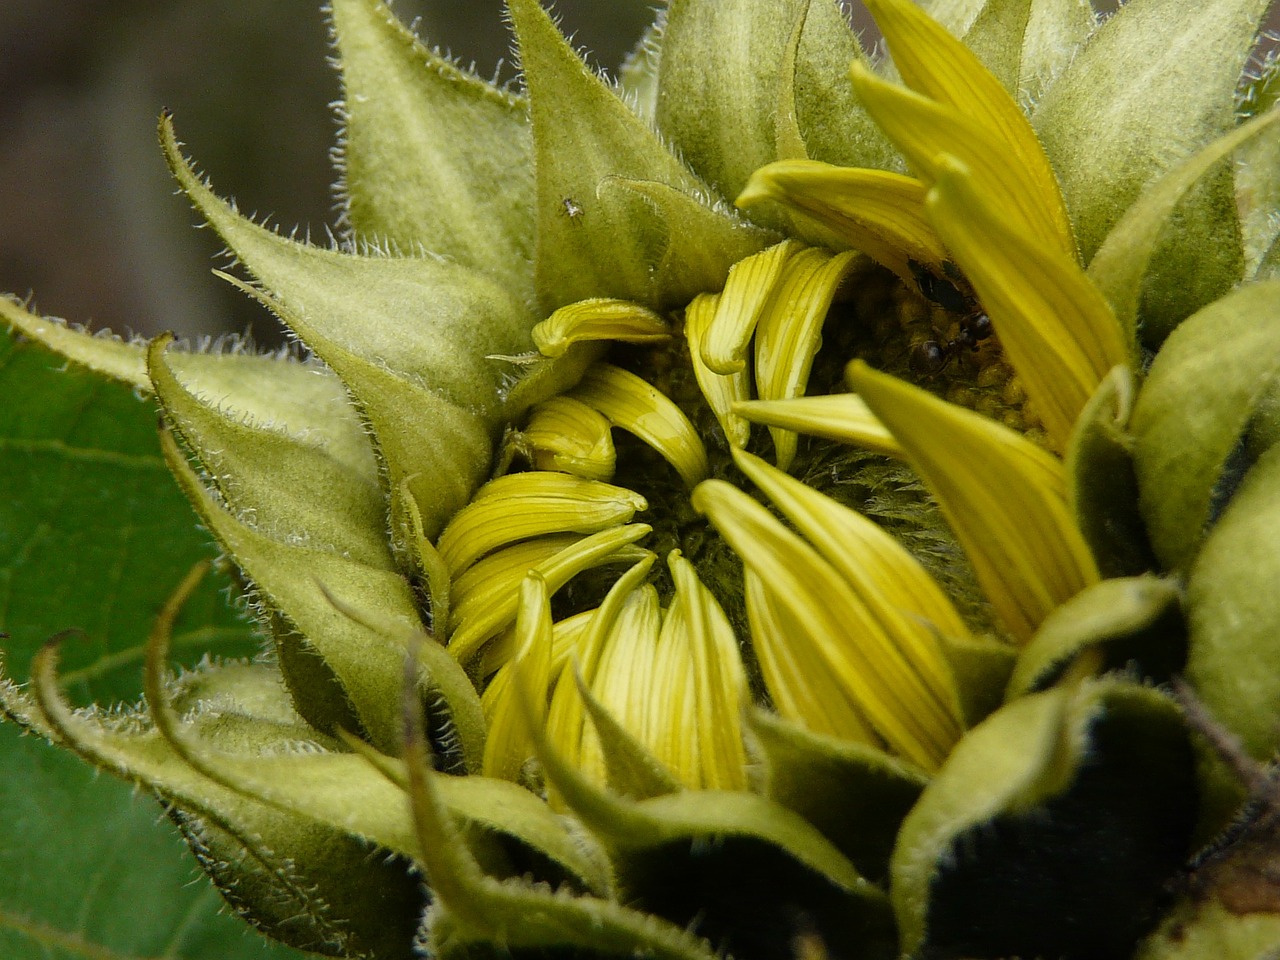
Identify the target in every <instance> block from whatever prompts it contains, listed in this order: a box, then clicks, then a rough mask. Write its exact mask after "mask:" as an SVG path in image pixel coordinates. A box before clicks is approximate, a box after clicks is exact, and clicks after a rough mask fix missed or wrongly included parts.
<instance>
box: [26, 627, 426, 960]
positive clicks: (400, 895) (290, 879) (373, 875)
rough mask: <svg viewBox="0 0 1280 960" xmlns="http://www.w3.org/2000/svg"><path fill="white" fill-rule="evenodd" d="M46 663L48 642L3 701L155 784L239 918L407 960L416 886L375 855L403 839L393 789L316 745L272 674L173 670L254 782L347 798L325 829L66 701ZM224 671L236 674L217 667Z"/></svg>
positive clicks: (165, 743) (52, 656) (330, 945)
mask: <svg viewBox="0 0 1280 960" xmlns="http://www.w3.org/2000/svg"><path fill="white" fill-rule="evenodd" d="M56 668H57V650H56V647H55V646H53V645H51V646H49V647H46V648H45V650H44V651H42V652H41V653H40V654H39V655H38V656H37V658H36V660H35V661H34V662H33V685H32V687H33V688H32V692H31V695H30V696H25V695H23V694H20V693H18V692H17V691H16V690H15V689H14V688H12V687H9V688H8V689H7V690H6V691H5V693H4V699H5V705H6V709H7V710H9V711H11V712H16V713H17V714H19V715H21V716H24V717H25V718H26V719H27V720H28V721H29V722H30V723H31V724H32V725H33V726H35V727H36V728H37V729H39V730H41V731H42V732H44V733H45V735H47V736H51V737H53V738H54V739H55V740H56V741H57V742H59V743H61V744H63V745H65V746H67V747H69V748H70V749H72V750H74V751H75V752H76V753H78V754H80V755H81V756H82V757H84V758H85V759H86V760H88V761H89V762H91V763H93V764H94V765H95V766H98V767H100V768H102V769H105V770H108V771H110V772H111V773H113V774H115V775H116V776H119V777H122V778H123V779H126V780H129V781H131V782H133V783H135V784H138V785H140V786H143V787H146V788H148V789H150V790H154V791H156V792H157V793H158V794H159V795H160V797H161V798H163V800H164V801H165V802H166V803H167V804H170V805H171V809H173V810H174V818H175V820H176V821H177V822H178V824H179V826H180V827H181V829H182V831H183V833H184V835H185V836H186V837H187V840H188V842H189V843H190V844H191V846H192V849H193V852H194V853H195V854H196V856H197V858H198V859H199V860H200V861H201V863H202V864H203V865H205V866H206V868H207V869H208V871H209V873H210V874H211V876H212V877H213V879H214V881H215V882H216V883H218V884H219V885H220V887H222V889H223V890H224V891H225V895H226V896H227V898H228V899H229V900H230V901H231V902H232V903H233V904H235V905H236V906H237V907H238V908H240V909H242V910H244V911H245V912H246V913H247V915H248V916H249V918H250V919H252V920H253V921H254V922H256V923H258V924H260V925H261V926H263V927H264V929H266V930H268V931H269V932H271V934H272V935H273V936H276V937H278V938H280V939H283V940H285V941H286V942H289V943H292V944H294V945H296V946H299V947H302V948H304V949H308V950H323V951H325V952H329V953H333V952H335V951H338V952H341V951H354V952H357V953H359V952H368V951H370V950H372V949H373V946H372V945H373V944H375V943H376V944H378V948H377V949H381V950H384V951H386V956H388V957H391V958H403V960H408V958H409V953H408V952H407V951H406V950H405V949H404V944H405V940H404V937H405V936H406V934H407V933H408V932H409V931H411V930H412V926H413V922H414V920H415V918H416V916H417V914H418V913H419V911H420V910H421V906H422V901H421V896H420V893H419V891H418V889H417V884H416V883H415V882H414V881H413V879H412V877H411V876H410V874H409V872H408V863H407V860H405V859H404V858H402V857H399V856H396V857H388V856H387V855H386V854H387V852H388V851H394V850H396V849H398V848H403V847H404V844H406V843H412V839H413V837H412V833H411V832H409V831H408V830H407V829H406V828H407V827H408V826H409V824H408V818H407V817H406V816H405V810H404V800H403V794H400V792H399V791H398V790H396V789H395V788H394V787H391V786H390V784H387V783H386V781H385V780H384V781H383V783H382V785H379V784H378V783H377V782H376V781H377V780H379V779H381V778H380V777H377V776H376V775H374V776H373V777H372V778H370V777H368V776H364V777H362V776H361V775H360V772H359V770H358V769H357V768H355V767H352V766H351V765H350V764H349V763H348V762H347V761H352V760H356V759H357V758H355V757H351V756H342V755H339V754H331V753H328V752H326V751H327V747H328V746H329V745H330V744H331V741H328V739H327V738H325V737H323V736H322V735H319V734H317V733H316V732H315V731H314V730H312V729H311V728H309V727H308V726H307V725H306V724H305V723H304V722H303V721H302V719H301V718H300V717H298V715H297V714H296V713H294V712H293V711H292V710H291V709H290V707H289V705H288V703H287V700H286V699H285V697H284V694H283V688H282V686H281V685H280V678H279V676H278V674H276V675H274V676H263V675H262V674H261V672H260V671H266V672H267V673H268V674H274V671H271V670H270V668H264V667H257V668H247V669H249V670H250V671H252V672H251V673H250V674H248V675H246V674H245V672H244V671H245V669H246V668H245V667H243V666H240V665H236V666H232V667H230V668H225V667H218V668H212V669H213V672H214V675H213V676H210V675H209V674H208V673H207V672H204V671H202V673H201V674H197V677H196V682H194V683H193V682H192V681H191V680H190V679H188V680H186V681H185V683H186V685H187V690H186V693H185V696H184V697H183V700H184V702H185V703H186V705H187V707H188V709H189V711H190V712H189V713H188V727H189V729H191V730H192V731H195V732H196V733H195V735H197V736H199V738H200V739H201V741H202V742H203V743H206V744H207V745H208V748H209V749H210V750H212V751H216V753H217V755H218V756H219V757H223V758H226V759H227V762H228V763H231V764H235V765H238V766H240V767H241V768H242V769H245V770H249V771H253V775H254V776H256V777H258V778H260V779H261V780H263V781H266V782H271V783H277V784H283V785H287V786H286V787H285V789H286V790H287V789H290V788H292V789H294V790H296V791H298V792H299V793H304V794H309V795H310V794H319V795H321V796H334V795H335V794H336V795H340V796H341V798H342V801H343V803H345V804H348V805H350V807H349V809H348V815H347V817H346V822H344V823H343V824H342V825H341V826H339V827H337V828H335V827H334V826H332V825H331V824H324V823H320V822H318V821H315V820H313V819H312V818H310V817H309V816H307V815H305V814H298V813H297V812H294V811H290V810H283V809H281V808H280V807H279V806H275V805H272V804H264V803H262V802H260V801H259V800H257V799H255V798H254V797H253V796H252V794H251V793H245V792H242V791H241V790H239V789H236V788H234V787H228V786H227V785H225V784H223V783H221V782H219V781H217V780H211V779H209V778H208V777H206V776H205V775H204V774H202V773H201V772H199V771H197V770H196V769H194V768H193V767H191V766H190V765H189V764H188V763H187V762H186V760H185V759H184V758H183V757H182V755H181V754H180V753H179V752H178V751H177V750H175V749H174V747H173V745H172V744H171V742H170V741H169V740H168V739H166V738H165V737H164V736H163V735H162V734H161V733H160V732H159V731H158V730H157V729H156V728H155V727H153V726H151V725H150V724H148V723H147V721H146V719H145V718H144V717H142V716H140V715H137V714H133V713H130V714H125V715H122V716H113V717H105V716H102V715H98V714H92V713H90V714H86V713H78V712H73V711H72V709H71V707H70V705H69V704H67V703H66V702H65V701H64V700H63V699H62V698H61V694H60V693H59V691H58V678H57V675H56ZM226 669H231V670H233V671H234V672H235V674H236V676H235V677H234V678H226V677H220V676H217V674H219V673H220V672H221V671H223V670H226ZM228 679H232V682H230V683H229V682H227V681H228ZM210 686H212V687H213V688H215V689H217V690H218V691H219V694H218V696H217V697H216V698H210V699H205V698H202V697H200V696H199V692H200V691H199V689H198V688H203V692H206V693H207V692H209V687H210ZM193 687H194V688H197V689H195V690H193V689H192V688H193ZM246 688H247V689H246ZM241 691H243V693H244V694H245V695H243V696H242V695H240V693H241ZM193 694H194V696H193ZM318 741H319V742H318ZM330 761H334V762H336V766H335V765H334V764H331V763H330ZM366 769H368V768H367V767H366ZM369 772H370V773H372V771H371V770H370V771H369ZM397 795H398V798H397ZM351 810H356V811H358V813H356V814H355V815H354V816H352V815H351ZM375 838H376V839H375ZM227 857H230V858H232V859H229V860H228V859H224V858H227Z"/></svg>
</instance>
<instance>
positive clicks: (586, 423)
mask: <svg viewBox="0 0 1280 960" xmlns="http://www.w3.org/2000/svg"><path fill="white" fill-rule="evenodd" d="M520 439H521V441H522V442H523V444H524V446H525V448H526V449H527V451H528V452H529V453H530V454H531V455H532V458H533V464H534V466H535V467H537V468H538V469H539V470H559V471H562V472H564V473H568V474H572V475H573V476H575V477H581V478H582V479H584V480H609V479H611V478H612V477H613V470H614V465H615V463H616V462H617V452H616V451H615V450H614V447H613V435H612V433H611V430H610V424H609V421H608V420H607V419H606V418H605V417H604V415H603V414H601V413H599V412H598V411H596V410H594V409H592V408H591V407H589V406H587V405H586V404H585V403H583V402H582V401H580V400H574V399H573V398H572V397H563V396H561V397H552V398H551V399H550V400H546V401H544V402H542V403H540V404H538V405H537V406H535V407H534V408H533V410H532V412H531V413H530V415H529V423H528V424H527V425H526V426H525V428H524V429H523V430H522V431H520Z"/></svg>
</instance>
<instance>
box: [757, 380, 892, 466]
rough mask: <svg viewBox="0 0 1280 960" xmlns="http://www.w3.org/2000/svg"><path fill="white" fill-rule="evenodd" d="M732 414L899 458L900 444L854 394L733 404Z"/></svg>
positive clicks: (834, 394)
mask: <svg viewBox="0 0 1280 960" xmlns="http://www.w3.org/2000/svg"><path fill="white" fill-rule="evenodd" d="M733 412H734V413H736V414H738V415H740V416H741V417H743V418H744V419H746V420H750V421H751V422H752V423H764V424H768V425H770V426H775V427H785V428H786V429H788V430H794V431H795V432H796V433H807V434H809V435H810V436H814V437H822V438H823V439H826V440H839V441H841V442H843V443H851V444H854V445H856V446H859V447H866V448H867V449H868V450H875V451H877V452H879V453H884V454H887V455H888V456H891V457H900V456H902V444H900V443H898V441H897V440H895V439H894V436H893V434H892V433H890V432H889V429H888V428H887V427H886V426H885V425H884V424H883V423H881V422H880V421H879V420H878V419H877V418H876V415H875V414H874V413H872V412H871V408H870V407H868V406H867V403H866V401H865V400H863V399H862V398H861V397H860V396H858V395H857V394H856V393H833V394H830V395H828V396H821V397H797V398H795V399H794V400H747V401H743V402H739V403H735V404H734V405H733Z"/></svg>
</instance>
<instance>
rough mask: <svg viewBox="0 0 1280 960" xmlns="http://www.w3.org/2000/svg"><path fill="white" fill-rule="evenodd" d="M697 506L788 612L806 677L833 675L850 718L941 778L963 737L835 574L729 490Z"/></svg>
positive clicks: (713, 492)
mask: <svg viewBox="0 0 1280 960" xmlns="http://www.w3.org/2000/svg"><path fill="white" fill-rule="evenodd" d="M693 506H694V508H695V509H697V510H698V511H700V512H702V513H704V514H706V516H707V517H708V519H710V520H711V522H712V523H713V524H714V525H715V527H716V529H717V530H718V531H719V532H720V535H721V536H723V537H724V539H725V540H726V541H727V542H728V543H729V544H730V546H732V547H733V548H734V550H736V551H737V553H738V555H739V556H741V557H742V561H743V564H744V565H745V566H746V567H747V568H748V569H750V570H752V571H753V572H754V573H755V574H756V575H757V576H758V577H759V578H760V580H761V581H762V582H763V584H764V585H765V586H766V588H767V590H768V592H769V594H770V595H771V596H772V597H773V599H774V601H775V602H776V604H777V606H778V608H779V609H781V610H783V611H785V615H784V616H785V621H786V622H784V626H789V627H790V629H791V630H793V631H794V632H792V633H790V635H789V636H787V637H786V638H785V642H786V643H790V644H791V645H792V646H793V647H794V650H793V651H792V655H793V656H795V657H796V658H797V659H799V660H801V662H802V663H803V664H804V669H805V670H806V671H818V672H819V673H823V672H829V673H830V674H831V675H832V679H833V680H834V681H835V682H836V683H837V684H838V686H839V688H840V689H841V690H842V691H843V694H842V695H843V696H844V697H847V698H849V699H850V700H852V702H853V704H854V706H855V709H854V711H852V712H854V713H856V714H860V715H861V716H865V717H866V719H867V722H868V723H869V724H870V726H871V727H872V728H873V729H874V730H875V732H876V734H877V735H878V736H879V737H880V738H881V739H883V741H884V742H885V743H886V744H887V745H888V746H889V747H890V748H891V749H892V750H893V751H894V752H896V753H899V754H901V755H902V756H903V757H906V758H907V759H908V760H910V761H912V762H913V763H917V764H919V765H920V766H922V767H924V768H925V769H928V770H934V769H937V767H938V765H939V764H940V763H941V762H942V759H943V758H944V757H945V756H946V755H947V752H948V751H949V750H950V749H951V746H952V745H953V744H954V743H955V740H956V737H957V736H958V733H957V732H956V730H955V723H954V721H953V720H952V719H951V718H950V717H949V716H948V715H947V714H946V712H945V711H940V710H939V709H938V704H937V702H936V700H935V699H934V698H933V697H932V696H931V695H930V694H929V692H928V691H927V689H925V688H924V687H923V685H922V684H921V682H920V677H919V675H918V674H917V673H916V671H915V670H914V669H913V668H912V666H911V664H909V663H908V662H907V661H906V659H905V658H904V657H903V656H902V653H901V651H900V650H898V649H897V647H896V645H895V643H894V642H893V640H892V639H891V638H889V637H888V636H887V635H886V634H885V632H884V629H883V627H882V626H881V625H880V623H879V622H878V621H877V620H876V618H875V616H874V614H873V613H872V612H871V611H870V610H869V609H868V608H867V606H866V604H865V603H863V602H862V601H861V600H860V599H859V598H858V596H857V595H856V593H855V592H854V590H853V589H852V588H851V587H850V585H849V584H848V583H847V582H846V581H845V580H844V578H843V577H841V575H840V574H839V573H838V572H837V571H836V570H835V568H833V567H832V566H831V564H830V563H828V562H827V561H826V560H825V559H824V558H823V557H822V556H821V555H820V554H819V553H818V552H817V551H816V550H815V549H814V548H813V547H811V546H809V545H808V544H806V543H805V542H804V541H803V540H801V539H800V537H799V536H797V535H796V534H794V533H792V532H791V531H789V530H787V529H786V528H785V527H784V526H783V525H782V524H781V523H779V522H778V521H777V520H776V519H774V518H773V516H772V515H771V514H770V513H769V511H768V510H766V509H765V508H764V507H763V506H762V505H761V504H759V503H758V502H756V501H755V500H753V499H752V498H751V497H750V496H748V495H747V494H745V493H743V492H742V491H741V490H738V489H737V488H736V487H733V486H731V485H730V484H727V483H725V482H723V481H720V480H708V481H706V482H705V483H702V484H700V485H699V486H698V488H697V489H696V490H694V492H693ZM854 733H855V734H856V733H857V731H854Z"/></svg>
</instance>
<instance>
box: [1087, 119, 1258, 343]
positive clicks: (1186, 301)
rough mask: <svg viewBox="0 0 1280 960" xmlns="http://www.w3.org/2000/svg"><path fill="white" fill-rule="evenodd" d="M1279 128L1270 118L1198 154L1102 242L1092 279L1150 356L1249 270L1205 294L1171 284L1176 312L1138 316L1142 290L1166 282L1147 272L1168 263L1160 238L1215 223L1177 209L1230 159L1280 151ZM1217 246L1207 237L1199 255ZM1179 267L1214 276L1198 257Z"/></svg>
mask: <svg viewBox="0 0 1280 960" xmlns="http://www.w3.org/2000/svg"><path fill="white" fill-rule="evenodd" d="M1277 123H1280V112H1276V111H1272V112H1271V113H1270V114H1267V115H1264V116H1261V117H1257V118H1255V119H1253V120H1250V121H1249V122H1248V123H1245V124H1243V125H1241V126H1240V127H1238V128H1236V129H1235V130H1232V131H1231V132H1229V133H1226V134H1224V135H1223V136H1221V137H1219V138H1218V139H1216V140H1214V141H1213V142H1212V143H1210V144H1208V145H1207V146H1206V147H1204V148H1203V149H1202V150H1199V151H1198V152H1196V153H1194V154H1193V155H1191V156H1190V157H1188V158H1187V159H1186V160H1184V161H1182V162H1181V163H1179V164H1178V165H1177V166H1175V167H1173V168H1172V169H1171V170H1169V171H1168V172H1167V173H1165V174H1164V175H1163V176H1161V177H1160V178H1159V179H1158V180H1156V181H1155V182H1154V183H1153V184H1151V186H1150V187H1148V189H1146V190H1145V191H1144V192H1143V193H1142V194H1141V195H1140V196H1139V197H1138V198H1137V200H1135V201H1134V203H1133V205H1132V206H1130V207H1129V209H1128V210H1126V211H1125V212H1124V214H1123V216H1121V217H1119V220H1118V222H1117V223H1115V225H1114V226H1113V227H1112V228H1111V230H1110V232H1108V233H1107V235H1106V237H1105V239H1102V240H1101V241H1100V242H1101V246H1099V248H1098V251H1097V253H1096V254H1095V255H1094V257H1093V259H1092V261H1090V263H1089V270H1088V273H1089V278H1090V279H1091V280H1093V282H1094V283H1096V284H1097V285H1098V287H1099V288H1100V289H1101V290H1102V293H1103V295H1104V296H1106V298H1107V300H1108V301H1109V302H1110V303H1111V305H1112V307H1114V308H1115V311H1116V317H1117V318H1118V319H1119V321H1120V323H1121V325H1122V326H1123V327H1124V329H1125V330H1126V331H1127V332H1128V335H1129V336H1130V338H1132V337H1135V336H1137V337H1140V338H1141V339H1142V341H1143V343H1145V344H1146V345H1147V346H1148V347H1149V348H1151V349H1153V350H1154V349H1158V348H1159V346H1160V344H1161V343H1163V342H1164V339H1165V337H1167V336H1168V335H1169V333H1170V332H1171V331H1172V330H1173V328H1174V327H1175V326H1176V325H1177V324H1178V323H1180V322H1181V321H1182V320H1183V318H1185V317H1186V316H1187V315H1188V314H1190V313H1193V312H1194V311H1195V310H1196V309H1198V308H1199V307H1201V306H1204V305H1205V304H1207V303H1208V302H1209V301H1211V300H1213V299H1214V298H1215V297H1218V296H1221V295H1222V294H1223V293H1225V292H1226V291H1227V290H1228V289H1230V287H1232V286H1233V285H1234V284H1235V283H1236V282H1237V281H1238V280H1239V279H1240V275H1241V271H1242V269H1243V265H1242V264H1240V263H1238V262H1236V261H1234V260H1233V261H1231V263H1230V264H1229V269H1226V270H1213V271H1210V273H1211V276H1210V279H1209V282H1208V283H1205V284H1200V289H1195V288H1191V289H1188V288H1186V287H1185V286H1184V285H1183V284H1181V283H1177V282H1174V283H1171V284H1168V286H1169V288H1170V289H1171V290H1173V291H1174V292H1175V293H1176V298H1177V309H1176V310H1170V309H1167V308H1166V309H1165V310H1163V311H1162V312H1159V313H1151V312H1149V311H1146V310H1141V309H1140V307H1141V305H1142V293H1143V290H1144V289H1150V288H1152V287H1153V286H1156V285H1159V282H1160V281H1159V280H1158V278H1155V277H1148V271H1149V270H1150V269H1151V266H1152V264H1153V263H1154V262H1156V261H1157V260H1159V259H1160V258H1161V257H1162V256H1163V255H1164V253H1163V252H1161V251H1159V250H1158V245H1159V243H1160V242H1161V237H1162V236H1166V235H1167V234H1168V233H1170V232H1173V231H1174V230H1176V231H1180V232H1191V233H1194V232H1195V231H1197V230H1199V229H1201V225H1203V224H1206V223H1211V221H1210V220H1208V219H1204V220H1195V219H1194V218H1193V217H1192V216H1189V215H1188V214H1187V213H1186V212H1185V211H1182V210H1181V208H1180V206H1179V204H1180V202H1181V201H1182V198H1183V197H1184V196H1185V195H1186V194H1187V191H1189V190H1191V189H1193V188H1194V187H1195V185H1196V184H1197V183H1200V182H1201V181H1202V179H1203V178H1204V177H1205V176H1206V175H1207V174H1209V173H1211V172H1212V171H1214V170H1223V169H1226V168H1225V163H1224V162H1225V160H1226V159H1227V158H1228V157H1229V156H1230V155H1231V153H1232V151H1234V150H1237V149H1239V148H1241V147H1245V146H1248V145H1250V144H1253V145H1255V146H1265V145H1268V144H1272V145H1274V144H1280V127H1277ZM1213 244H1214V241H1213V240H1212V239H1211V238H1207V237H1203V236H1202V238H1201V247H1200V249H1201V250H1203V249H1204V248H1205V247H1212V246H1213ZM1179 263H1181V264H1182V266H1183V269H1184V270H1185V271H1187V272H1189V273H1191V274H1192V275H1193V276H1198V275H1199V274H1201V273H1203V272H1205V271H1206V269H1208V268H1206V267H1205V266H1204V265H1202V264H1200V263H1199V261H1198V259H1196V258H1194V257H1192V258H1189V259H1184V260H1182V261H1179ZM1208 266H1209V267H1213V266H1214V262H1213V261H1212V260H1210V261H1208ZM1197 283H1198V284H1199V281H1197Z"/></svg>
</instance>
